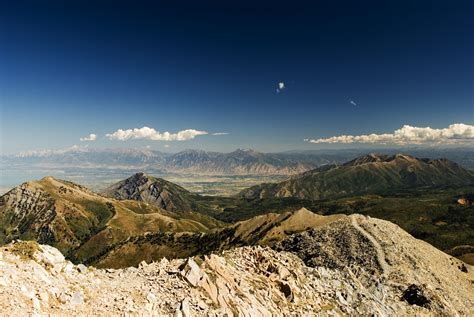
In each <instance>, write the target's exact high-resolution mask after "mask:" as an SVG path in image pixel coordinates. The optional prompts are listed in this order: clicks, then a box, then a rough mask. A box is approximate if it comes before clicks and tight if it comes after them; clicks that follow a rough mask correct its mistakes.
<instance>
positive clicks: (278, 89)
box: [276, 82, 286, 94]
mask: <svg viewBox="0 0 474 317" xmlns="http://www.w3.org/2000/svg"><path fill="white" fill-rule="evenodd" d="M285 88H286V86H285V83H284V82H279V83H278V87H277V89H276V92H277V94H279V93H280V92H281V91H283V90H284V89H285Z"/></svg>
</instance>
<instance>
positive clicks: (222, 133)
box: [212, 132, 229, 135]
mask: <svg viewBox="0 0 474 317" xmlns="http://www.w3.org/2000/svg"><path fill="white" fill-rule="evenodd" d="M228 134H229V133H228V132H215V133H213V134H212V135H228Z"/></svg>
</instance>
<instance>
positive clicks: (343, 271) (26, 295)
mask: <svg viewBox="0 0 474 317" xmlns="http://www.w3.org/2000/svg"><path fill="white" fill-rule="evenodd" d="M275 249H277V250H279V251H276V250H273V249H269V248H262V247H259V246H253V247H241V248H236V249H233V250H230V251H226V252H223V253H219V254H211V255H206V256H202V257H201V256H199V257H194V258H188V259H177V260H172V261H168V260H166V259H163V260H161V261H160V262H154V263H151V264H146V263H144V262H143V263H141V264H140V265H139V267H138V268H135V267H130V268H126V269H117V270H112V269H104V270H102V269H95V268H92V267H86V266H84V265H81V264H80V265H73V264H72V263H71V262H69V261H67V260H65V259H64V257H63V255H62V254H61V253H60V252H59V251H58V250H57V249H55V248H53V247H50V246H47V245H38V244H36V243H35V242H16V243H13V244H9V245H7V246H4V247H2V249H1V251H0V307H1V310H2V314H5V315H17V316H18V315H27V314H62V315H90V314H95V315H150V316H151V315H160V316H173V315H174V316H226V315H227V316H232V315H238V316H272V315H273V316H275V315H276V316H281V315H285V316H301V315H314V314H316V313H319V314H320V315H376V316H385V315H444V316H446V315H448V316H458V315H459V316H468V315H471V316H472V315H473V314H474V309H473V307H474V275H473V270H474V269H473V268H472V267H471V266H469V265H465V264H463V263H462V262H460V261H459V260H457V259H455V258H452V257H451V256H449V255H447V254H445V253H443V252H441V251H438V250H437V249H435V248H433V247H432V246H430V245H429V244H427V243H425V242H423V241H420V240H416V239H414V238H413V237H411V236H410V235H409V234H407V233H406V232H404V231H403V230H402V229H400V228H399V227H398V226H396V225H394V224H392V223H390V222H387V221H382V220H378V219H371V218H366V217H363V216H360V215H352V216H349V217H344V218H341V219H340V220H337V221H334V222H331V223H329V224H328V225H326V226H323V227H321V228H318V229H310V230H308V231H305V232H303V233H299V234H296V235H293V236H291V237H289V238H287V239H286V240H284V241H282V242H281V243H279V244H278V245H277V246H276V247H275Z"/></svg>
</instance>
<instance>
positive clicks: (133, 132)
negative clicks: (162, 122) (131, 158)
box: [106, 127, 208, 141]
mask: <svg viewBox="0 0 474 317" xmlns="http://www.w3.org/2000/svg"><path fill="white" fill-rule="evenodd" d="M205 134H208V133H207V132H206V131H198V130H194V129H187V130H182V131H178V132H176V133H170V132H163V133H161V132H159V131H156V130H155V129H153V128H149V127H143V128H139V129H138V128H135V129H128V130H122V129H118V130H117V131H115V132H113V133H109V134H106V136H107V137H108V138H109V139H110V140H119V141H126V140H130V139H132V140H136V139H146V140H153V141H187V140H191V139H194V138H195V137H196V136H198V135H205Z"/></svg>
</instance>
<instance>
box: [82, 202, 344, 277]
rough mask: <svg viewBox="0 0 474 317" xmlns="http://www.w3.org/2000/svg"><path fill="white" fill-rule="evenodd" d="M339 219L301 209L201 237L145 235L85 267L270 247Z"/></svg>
mask: <svg viewBox="0 0 474 317" xmlns="http://www.w3.org/2000/svg"><path fill="white" fill-rule="evenodd" d="M340 217H344V216H342V215H331V216H321V215H318V214H315V213H313V212H311V211H309V210H307V209H304V208H303V209H300V210H297V211H295V212H286V213H283V214H275V213H268V214H265V215H261V216H258V217H254V218H252V219H249V220H246V221H241V222H238V223H236V224H232V225H228V226H226V227H224V228H222V229H215V230H212V231H209V232H207V233H205V234H199V233H171V232H169V233H161V232H156V233H147V234H145V235H140V236H135V237H130V239H127V240H124V241H123V242H121V243H118V244H116V245H114V246H113V248H110V249H107V250H105V252H103V253H102V254H100V255H98V256H96V257H94V258H90V259H89V260H88V262H87V263H88V264H92V265H94V266H97V267H113V268H120V267H127V266H137V265H138V264H139V263H140V262H141V261H147V262H151V261H156V260H159V259H161V258H163V257H167V258H183V257H188V256H194V255H197V254H207V253H210V252H215V251H222V250H227V249H230V248H234V247H238V246H245V245H264V246H273V245H274V244H275V243H277V242H279V241H281V240H282V239H284V238H286V237H287V236H289V235H291V234H293V233H296V232H301V231H304V230H307V229H309V228H319V227H320V226H323V225H326V224H328V223H331V222H333V221H336V220H337V219H339V218H340Z"/></svg>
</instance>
